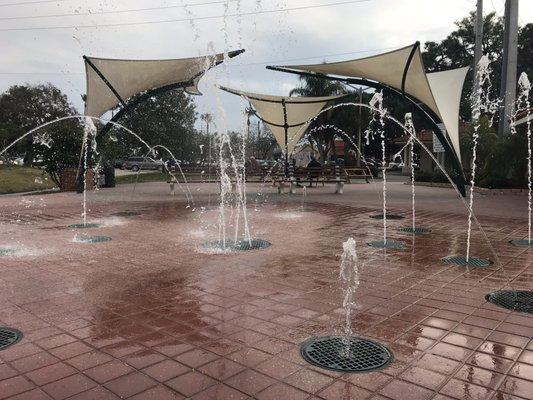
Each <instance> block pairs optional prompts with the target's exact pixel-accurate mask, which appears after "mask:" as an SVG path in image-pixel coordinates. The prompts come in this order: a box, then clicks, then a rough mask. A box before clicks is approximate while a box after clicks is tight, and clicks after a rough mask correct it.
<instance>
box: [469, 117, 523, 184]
mask: <svg viewBox="0 0 533 400" xmlns="http://www.w3.org/2000/svg"><path fill="white" fill-rule="evenodd" d="M473 130H474V128H473V126H472V125H468V128H467V134H465V135H462V137H461V153H462V159H463V165H464V166H465V169H466V170H467V179H468V180H470V179H471V178H470V176H471V167H472V147H473ZM478 134H479V139H478V145H477V151H476V153H477V156H476V179H475V183H476V185H478V186H481V187H486V188H491V189H492V188H520V187H525V186H527V171H526V170H527V134H526V132H525V131H524V130H523V129H522V130H518V132H517V133H516V134H514V135H508V136H504V137H499V136H498V135H497V134H496V132H495V131H494V128H492V127H490V126H489V122H488V120H487V119H486V118H484V119H482V120H481V121H480V127H479V130H478Z"/></svg>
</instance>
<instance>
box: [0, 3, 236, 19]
mask: <svg viewBox="0 0 533 400" xmlns="http://www.w3.org/2000/svg"><path fill="white" fill-rule="evenodd" d="M64 1H65V0H64ZM236 1H239V0H218V1H207V2H203V3H191V4H176V5H173V6H159V7H146V8H130V9H127V10H115V11H95V12H90V11H89V12H83V13H65V14H49V15H24V16H18V17H1V18H0V21H10V20H21V19H41V18H58V17H85V16H92V15H107V14H126V13H133V12H143V11H157V10H169V9H173V8H189V7H197V6H207V5H213V4H227V3H233V2H236Z"/></svg>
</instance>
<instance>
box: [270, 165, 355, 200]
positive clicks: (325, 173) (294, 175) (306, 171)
mask: <svg viewBox="0 0 533 400" xmlns="http://www.w3.org/2000/svg"><path fill="white" fill-rule="evenodd" d="M272 182H273V185H274V186H277V188H278V193H280V194H282V193H285V189H286V188H288V189H289V193H291V194H294V193H295V190H296V187H298V186H301V185H302V184H304V185H305V184H309V186H312V185H313V183H314V184H315V185H316V186H318V184H319V183H321V184H322V186H324V185H325V184H326V183H335V193H337V194H342V193H343V191H344V183H345V182H346V179H345V178H344V177H343V176H342V175H341V173H340V169H336V168H335V167H320V168H319V167H317V168H307V167H300V168H296V169H295V170H294V171H291V172H290V176H289V177H286V176H285V175H284V174H279V173H278V174H277V175H276V176H273V177H272Z"/></svg>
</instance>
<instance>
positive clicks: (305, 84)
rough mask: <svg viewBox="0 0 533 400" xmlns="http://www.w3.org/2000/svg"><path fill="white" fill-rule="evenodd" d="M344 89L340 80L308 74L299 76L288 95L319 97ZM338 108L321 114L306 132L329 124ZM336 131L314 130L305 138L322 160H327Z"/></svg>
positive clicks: (339, 92) (343, 90)
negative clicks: (296, 85)
mask: <svg viewBox="0 0 533 400" xmlns="http://www.w3.org/2000/svg"><path fill="white" fill-rule="evenodd" d="M345 92H346V90H345V88H344V86H343V85H342V84H341V83H340V82H336V81H330V80H327V79H323V78H318V77H314V76H309V75H301V76H300V86H298V87H296V88H294V89H292V90H291V91H290V93H289V96H294V95H296V96H306V97H320V96H335V95H340V94H343V93H345ZM337 113H338V110H336V109H332V110H329V111H326V112H325V113H323V114H321V115H320V116H319V117H318V118H317V119H316V120H314V121H313V123H312V124H311V125H310V126H309V128H308V132H309V131H312V130H313V128H316V127H319V126H322V125H326V124H330V123H332V122H331V121H332V120H333V117H334V116H335V114H337ZM336 135H337V133H336V132H335V131H334V130H332V129H319V130H316V129H315V130H314V131H313V133H312V134H311V135H309V136H308V137H307V138H308V140H309V142H310V143H311V145H312V146H314V147H316V148H317V150H318V152H319V153H320V158H321V160H322V162H324V161H326V160H327V155H328V153H329V152H330V150H331V149H332V146H333V139H334V138H335V136H336Z"/></svg>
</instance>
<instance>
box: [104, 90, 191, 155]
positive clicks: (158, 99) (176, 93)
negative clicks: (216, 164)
mask: <svg viewBox="0 0 533 400" xmlns="http://www.w3.org/2000/svg"><path fill="white" fill-rule="evenodd" d="M196 115H197V114H196V107H195V104H194V102H193V100H192V99H191V98H190V97H189V96H187V95H186V94H185V93H184V92H183V90H181V89H176V90H171V91H169V92H165V93H162V94H160V95H157V96H154V97H151V98H149V99H148V100H146V101H144V102H142V103H140V104H138V105H137V106H135V107H134V108H133V109H132V110H131V111H130V112H128V113H127V114H125V115H124V116H123V117H122V118H121V119H120V120H119V121H118V123H120V124H122V125H124V126H125V127H127V128H129V129H131V130H132V131H133V132H135V133H136V134H138V135H139V136H140V137H141V138H142V139H143V140H144V141H146V142H147V143H148V144H149V145H150V146H154V145H158V144H159V145H164V146H166V147H167V148H168V149H169V150H170V151H171V152H172V153H173V154H174V156H175V157H176V158H177V159H178V160H186V161H196V160H197V159H198V158H199V156H200V147H199V144H200V142H199V138H200V136H199V135H198V134H197V132H196V130H195V128H194V123H195V121H196ZM109 135H110V138H113V139H112V140H115V146H116V143H120V145H121V146H122V154H121V155H123V156H128V155H130V154H131V152H132V149H133V152H134V153H137V154H138V155H145V154H146V152H147V151H148V149H147V148H146V146H144V145H143V144H142V143H141V142H140V141H139V140H138V139H137V138H135V137H133V136H132V135H130V134H128V133H127V132H126V131H125V130H123V129H120V128H118V127H113V128H112V129H111V130H110V132H109ZM107 140H109V139H107ZM116 151H117V150H116V149H115V152H116ZM160 154H162V155H163V153H160ZM165 158H170V156H169V155H168V156H167V155H165Z"/></svg>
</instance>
